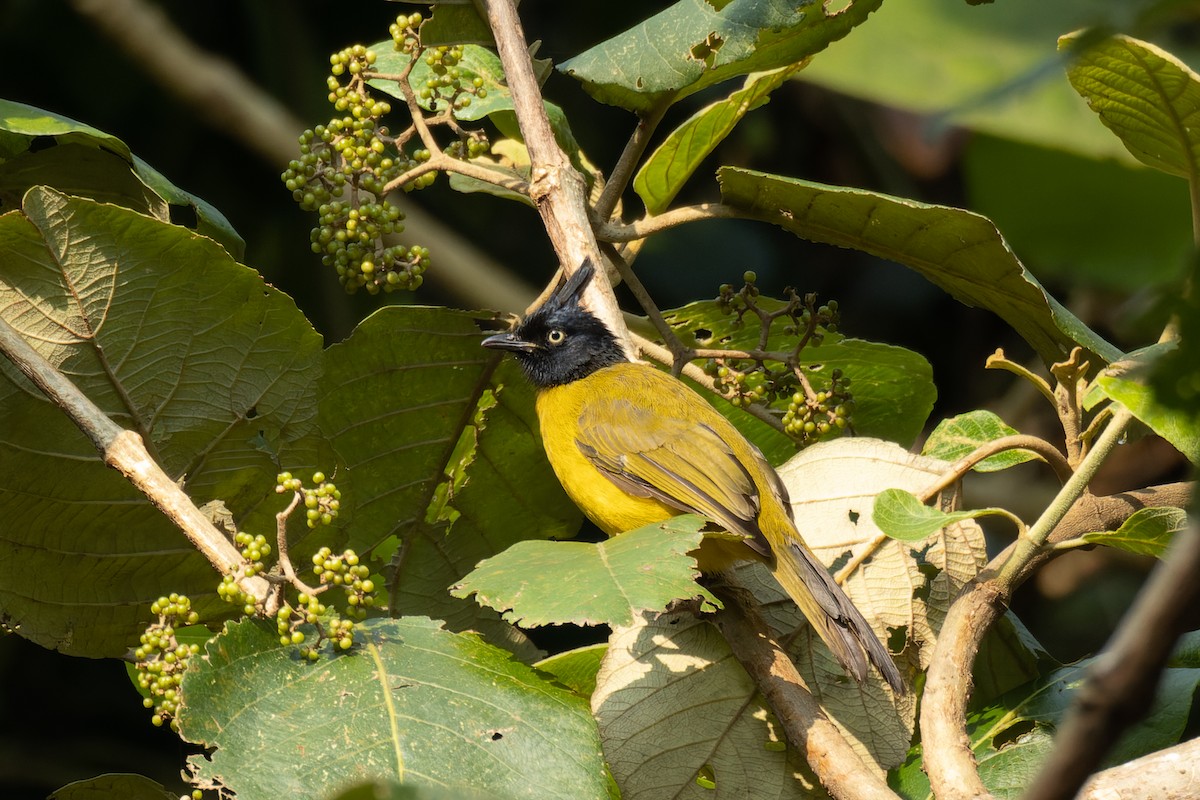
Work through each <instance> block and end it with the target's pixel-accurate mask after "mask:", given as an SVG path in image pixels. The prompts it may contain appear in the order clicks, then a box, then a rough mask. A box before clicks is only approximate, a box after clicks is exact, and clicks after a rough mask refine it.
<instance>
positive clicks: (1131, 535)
mask: <svg viewBox="0 0 1200 800" xmlns="http://www.w3.org/2000/svg"><path fill="white" fill-rule="evenodd" d="M1186 527H1187V512H1185V511H1184V510H1183V509H1182V508H1169V507H1164V508H1160V507H1154V508H1140V509H1138V510H1137V511H1135V512H1133V514H1131V515H1130V517H1129V519H1127V520H1125V521H1124V522H1122V523H1121V527H1119V528H1117V529H1116V530H1115V531H1098V532H1096V533H1085V534H1084V535H1083V540H1084V541H1085V542H1094V543H1095V544H1106V545H1108V546H1110V547H1117V548H1120V549H1121V550H1125V551H1127V552H1130V553H1137V554H1138V555H1143V556H1154V557H1155V558H1162V557H1163V555H1164V554H1165V553H1166V552H1167V547H1169V546H1170V544H1171V540H1172V539H1174V538H1175V534H1176V533H1178V532H1179V531H1181V530H1183V529H1184V528H1186Z"/></svg>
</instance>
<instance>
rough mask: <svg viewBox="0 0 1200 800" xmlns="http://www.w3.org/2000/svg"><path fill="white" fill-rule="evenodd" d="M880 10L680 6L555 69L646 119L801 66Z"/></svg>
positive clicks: (865, 5) (867, 2)
mask: <svg viewBox="0 0 1200 800" xmlns="http://www.w3.org/2000/svg"><path fill="white" fill-rule="evenodd" d="M879 4H880V0H850V2H847V3H842V4H840V5H841V6H842V8H841V9H840V10H838V11H836V12H833V13H830V12H827V11H826V9H825V4H823V3H821V2H817V0H802V2H800V3H786V2H782V0H766V2H763V1H762V0H732V2H728V3H723V4H714V3H710V2H707V0H680V2H677V3H675V4H674V5H672V6H670V7H668V8H667V9H665V10H663V11H661V12H659V13H658V14H656V15H655V16H653V17H651V18H649V19H647V20H645V21H644V22H641V23H639V24H637V25H635V26H634V27H632V28H630V29H629V30H627V31H625V32H624V33H621V34H618V35H617V36H614V37H612V38H611V39H608V40H607V41H604V42H601V43H600V44H598V45H596V46H595V47H593V48H591V49H590V50H587V51H586V52H584V53H581V54H579V55H577V56H575V57H574V58H572V59H569V60H568V61H565V62H563V63H562V64H560V65H559V66H558V68H559V70H561V71H562V72H565V73H566V74H567V75H570V76H571V77H573V78H576V79H577V80H579V81H581V82H582V83H583V86H584V89H586V90H587V92H588V94H590V95H591V96H592V97H594V98H596V99H597V100H599V101H600V102H602V103H608V104H610V105H616V106H620V107H622V108H626V109H629V110H630V111H642V112H644V111H647V110H649V109H651V108H654V107H656V106H659V105H660V104H663V103H671V102H674V101H675V100H678V99H680V98H682V97H686V96H687V95H689V94H692V93H693V92H697V91H699V90H701V89H703V88H705V87H707V86H712V85H714V84H717V83H720V82H722V81H725V80H728V79H730V78H734V77H737V76H739V75H747V74H749V73H751V72H765V71H768V70H773V69H778V68H779V67H784V66H789V65H791V64H796V63H799V62H800V61H803V60H804V59H805V58H807V57H808V56H811V55H812V54H813V53H817V52H819V51H821V50H823V49H825V48H826V47H827V46H828V45H829V43H830V42H833V41H836V40H838V39H840V38H842V37H843V36H845V35H846V34H847V33H849V32H850V30H851V29H853V28H854V26H856V25H858V24H859V23H861V22H862V21H863V20H865V19H866V18H867V15H868V14H870V13H871V12H872V11H874V10H875V9H876V8H878V7H879Z"/></svg>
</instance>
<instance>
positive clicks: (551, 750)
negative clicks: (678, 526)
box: [178, 617, 607, 800]
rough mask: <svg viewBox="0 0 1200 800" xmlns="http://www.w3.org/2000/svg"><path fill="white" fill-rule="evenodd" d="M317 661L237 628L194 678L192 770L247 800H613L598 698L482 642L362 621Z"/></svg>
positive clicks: (184, 730)
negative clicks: (426, 798)
mask: <svg viewBox="0 0 1200 800" xmlns="http://www.w3.org/2000/svg"><path fill="white" fill-rule="evenodd" d="M355 630H356V633H355V638H356V640H357V642H358V644H357V645H356V646H355V648H354V649H353V650H351V651H349V652H346V653H341V654H338V655H334V654H333V653H332V652H330V651H329V649H328V647H327V649H326V651H325V652H324V653H323V654H322V656H321V658H320V659H319V660H318V661H316V662H315V663H310V662H308V661H307V660H306V659H304V658H301V657H300V655H299V653H298V651H297V648H294V647H290V646H289V647H281V646H280V645H279V643H278V638H277V635H276V633H275V631H274V625H269V624H265V623H262V622H251V621H243V622H239V623H236V624H231V625H228V626H227V627H226V629H225V631H224V632H223V633H222V634H221V635H220V636H218V637H217V638H216V639H214V640H213V641H212V642H211V643H210V644H209V646H208V648H207V650H206V651H205V655H204V657H203V658H202V659H196V662H199V663H194V664H193V666H192V667H190V668H189V670H188V672H187V674H186V676H185V678H184V682H183V697H184V703H183V707H182V709H181V711H180V714H179V718H178V721H179V728H180V734H181V735H182V736H183V738H184V739H186V740H187V741H190V742H193V743H196V744H201V745H203V746H204V747H206V748H209V749H210V750H211V752H210V753H209V754H207V755H199V756H193V757H191V758H190V759H189V760H188V766H189V768H190V769H191V771H192V773H193V776H194V777H195V778H196V779H198V780H200V781H216V782H219V783H220V785H222V786H224V787H226V788H227V789H228V790H229V791H230V792H233V793H236V794H237V796H238V798H239V800H268V799H269V800H275V798H279V797H324V796H325V795H326V794H329V793H331V792H332V791H333V790H335V789H339V788H342V787H345V786H347V785H351V784H353V783H356V782H361V781H385V782H386V781H395V782H399V783H404V784H411V785H414V786H423V787H430V788H435V789H436V788H445V787H462V788H463V789H465V790H476V791H484V792H487V793H494V794H496V795H499V796H501V797H505V798H531V800H532V799H533V798H536V799H537V800H541V799H542V798H555V797H561V798H572V799H574V798H597V800H600V799H601V798H606V797H607V792H606V781H605V775H604V762H603V758H602V757H601V754H600V742H599V739H598V736H597V733H596V725H595V722H594V721H593V720H592V718H591V715H590V714H589V713H588V708H587V702H586V701H585V700H583V699H582V698H579V697H577V696H576V695H574V694H573V693H571V692H570V691H568V690H566V689H563V688H561V687H559V686H557V685H556V684H554V683H553V682H551V681H549V680H547V679H546V678H545V677H544V676H542V675H540V674H539V673H538V672H537V671H536V670H534V669H532V668H530V667H527V666H525V665H524V664H521V663H520V662H518V661H516V660H515V659H514V658H513V657H512V654H511V653H508V652H506V651H504V650H501V649H499V648H496V647H492V646H491V645H488V644H486V643H484V642H483V641H481V640H480V639H479V637H478V636H475V635H473V634H456V633H451V632H449V631H447V630H444V629H443V628H442V627H441V625H440V623H437V622H433V621H430V620H428V619H424V618H418V617H403V618H400V619H388V620H382V619H381V620H372V621H369V622H365V623H362V624H360V625H358V626H357V627H356V629H355Z"/></svg>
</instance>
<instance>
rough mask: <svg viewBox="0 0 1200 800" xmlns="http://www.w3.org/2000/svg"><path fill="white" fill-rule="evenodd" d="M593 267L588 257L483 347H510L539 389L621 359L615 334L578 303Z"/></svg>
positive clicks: (621, 353)
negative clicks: (533, 308) (514, 324)
mask: <svg viewBox="0 0 1200 800" xmlns="http://www.w3.org/2000/svg"><path fill="white" fill-rule="evenodd" d="M594 272H595V269H594V267H593V266H592V263H591V262H590V261H585V262H584V263H583V265H582V266H581V267H580V268H579V269H578V270H576V271H575V273H574V274H573V275H572V276H571V279H570V280H568V281H566V282H565V283H561V284H559V286H558V288H557V289H555V290H554V294H552V295H550V297H549V298H548V299H547V300H546V302H545V303H543V304H542V305H541V306H540V307H539V308H538V309H537V310H536V311H534V312H533V313H532V314H530V315H529V316H528V317H526V318H525V319H524V320H523V321H522V322H521V323H520V324H519V325H517V327H516V328H515V329H513V330H512V331H510V332H509V333H501V334H498V335H496V336H489V337H488V338H487V339H484V340H483V346H484V347H491V348H495V349H497V350H509V351H511V352H512V353H513V354H514V355H516V357H517V360H518V361H519V362H520V363H521V366H522V367H523V368H524V370H525V375H526V376H527V377H528V378H529V382H530V383H532V384H533V385H534V386H536V387H538V388H539V389H548V388H550V387H551V386H560V385H562V384H564V383H571V382H572V381H577V380H579V379H580V378H585V377H587V376H588V375H591V374H592V373H593V372H595V371H596V370H598V369H601V368H603V367H607V366H610V365H612V364H618V363H620V362H622V361H625V360H626V359H625V354H624V352H623V351H622V350H621V346H620V344H619V343H618V342H617V337H616V336H614V335H613V333H612V331H610V330H609V329H608V328H607V327H606V326H605V325H604V323H603V322H601V321H600V320H599V319H597V318H596V317H595V316H593V315H592V314H591V313H590V312H589V311H587V310H586V309H584V308H583V306H581V305H580V304H579V298H580V296H581V295H582V294H583V290H584V287H586V286H587V283H588V281H589V280H591V278H592V275H593V274H594Z"/></svg>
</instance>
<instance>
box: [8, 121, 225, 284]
mask: <svg viewBox="0 0 1200 800" xmlns="http://www.w3.org/2000/svg"><path fill="white" fill-rule="evenodd" d="M0 137H3V144H2V145H0V211H8V210H10V209H12V208H15V207H17V205H19V203H20V199H21V196H22V195H24V193H25V192H26V190H28V189H29V188H30V187H32V186H36V185H43V184H44V185H48V186H53V187H54V188H56V189H59V190H60V191H62V192H65V193H66V194H72V195H79V196H82V197H89V198H91V199H93V200H97V201H99V202H102V203H115V204H116V205H121V206H125V207H126V208H131V209H133V210H135V211H140V212H142V213H143V214H148V215H150V216H153V217H154V218H156V219H158V220H160V221H162V222H170V221H171V211H170V208H169V206H175V207H177V208H179V209H187V216H194V217H195V220H196V223H195V228H194V230H195V231H196V233H200V234H203V235H205V236H208V237H210V238H212V239H214V240H215V241H217V242H219V243H220V244H221V246H223V247H224V248H225V249H226V250H228V251H229V253H230V254H231V255H232V256H233V257H234V258H235V259H238V260H240V259H242V258H244V257H245V252H246V243H245V242H244V241H242V237H241V236H239V235H238V233H237V231H235V230H234V229H233V226H232V225H230V224H229V220H227V219H225V217H224V215H223V214H221V212H220V211H217V209H216V208H214V207H213V206H211V205H209V204H208V203H206V202H204V201H203V200H201V199H200V198H199V197H196V196H195V195H192V194H189V193H188V192H185V191H183V190H182V189H180V188H178V187H177V186H175V185H174V184H172V183H171V182H170V181H168V180H167V179H166V178H164V177H163V176H162V174H160V173H159V172H158V171H157V170H155V169H154V168H153V167H151V166H150V165H149V164H147V163H146V162H144V161H142V160H141V159H140V158H138V157H136V156H134V155H133V154H132V153H130V152H129V148H128V147H127V146H126V145H125V143H124V142H122V141H121V140H120V139H118V138H116V137H115V136H110V135H109V134H107V133H104V132H102V131H98V130H96V129H95V128H93V127H92V126H90V125H84V124H83V123H81V122H76V121H75V120H73V119H70V118H69V117H64V116H61V115H59V114H54V113H51V112H49V111H43V110H42V109H40V108H34V107H32V106H27V105H25V104H23V103H16V102H13V101H11V100H0ZM35 145H36V146H35Z"/></svg>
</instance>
